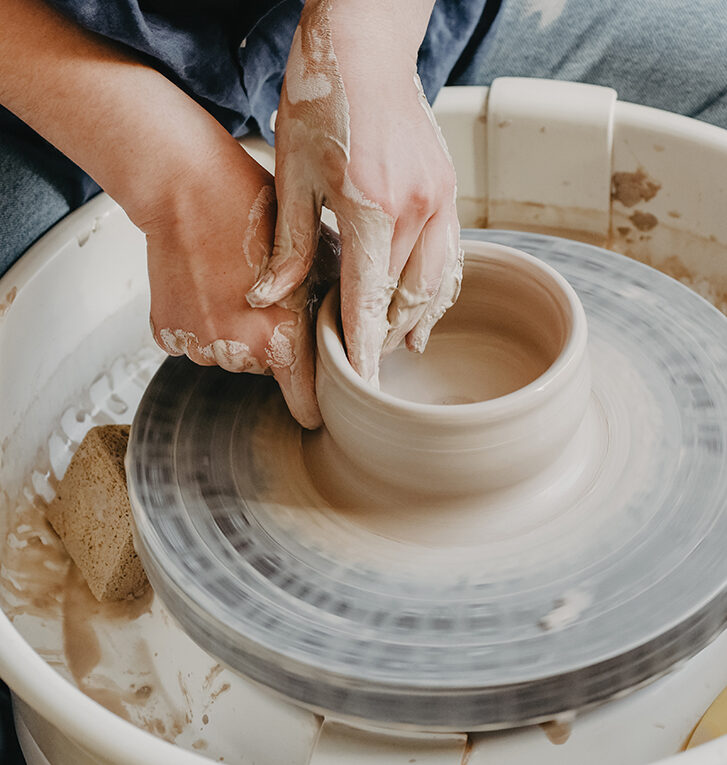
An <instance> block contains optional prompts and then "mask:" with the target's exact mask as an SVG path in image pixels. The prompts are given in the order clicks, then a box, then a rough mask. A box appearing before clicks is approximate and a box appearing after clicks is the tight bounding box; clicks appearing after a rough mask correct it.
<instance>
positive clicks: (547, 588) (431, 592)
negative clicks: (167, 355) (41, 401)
mask: <svg viewBox="0 0 727 765" xmlns="http://www.w3.org/2000/svg"><path fill="white" fill-rule="evenodd" d="M468 238H471V239H481V240H483V241H488V242H496V243H499V244H504V245H510V246H513V247H518V248H520V249H521V250H524V251H526V252H528V253H531V254H532V255H534V256H536V257H537V258H539V259H541V260H542V261H544V262H546V263H547V264H549V265H550V266H552V267H553V268H555V269H556V270H557V271H558V272H559V273H560V274H561V275H562V276H563V277H565V278H566V279H567V280H568V282H569V283H570V284H571V285H572V287H573V288H574V289H575V291H576V293H577V294H578V296H579V297H580V300H581V301H582V304H583V307H584V309H585V313H586V316H587V320H588V332H589V339H588V356H589V357H590V366H591V377H592V383H591V395H590V399H589V400H588V402H587V406H586V408H585V412H584V414H583V420H582V422H581V425H580V426H579V427H578V429H577V432H575V434H574V435H573V437H572V439H570V441H569V443H568V444H567V445H566V444H564V445H563V446H562V449H561V450H560V452H559V454H558V455H557V458H556V459H554V460H553V461H552V464H549V465H547V466H545V467H544V468H543V469H542V470H538V471H536V473H535V474H533V475H532V476H527V477H525V478H524V479H523V480H521V481H520V482H519V483H518V484H517V486H516V487H515V488H513V487H512V486H509V485H504V486H498V487H495V488H493V489H491V490H489V491H475V490H473V489H471V488H470V489H469V490H468V491H467V492H464V493H461V494H459V493H457V492H442V493H440V494H436V496H435V493H431V492H428V491H422V492H421V493H420V495H419V496H415V498H414V499H412V494H411V492H409V493H408V494H402V493H401V492H399V491H398V490H397V488H396V487H393V488H392V490H391V492H390V493H387V489H386V486H384V485H383V484H381V485H379V484H377V482H376V481H375V480H369V478H368V477H367V476H357V475H356V474H355V472H356V468H355V465H353V463H350V462H348V461H347V459H346V458H344V457H343V456H342V455H339V454H338V453H337V451H336V446H335V444H333V442H332V441H331V440H330V439H329V438H328V436H327V434H326V433H325V432H321V433H317V434H307V433H306V434H303V433H302V432H301V430H300V428H299V427H298V426H297V425H296V424H295V423H294V422H293V421H292V419H291V418H290V416H289V415H288V413H287V410H286V409H285V406H284V403H283V402H282V398H281V397H280V395H279V393H278V392H277V389H276V386H275V385H274V383H273V382H272V381H271V380H269V379H266V378H260V377H253V376H246V375H238V376H235V375H229V374H226V373H224V372H222V371H220V370H217V369H211V368H200V367H195V366H194V365H192V364H191V363H188V362H187V361H186V360H182V359H170V360H168V361H167V362H165V364H164V365H163V366H162V368H161V369H160V371H159V372H158V373H157V375H156V377H155V378H154V380H153V381H152V383H151V384H150V386H149V388H148V390H147V392H146V394H145V396H144V398H143V400H142V403H141V405H140V407H139V409H138V411H137V414H136V418H135V420H134V426H133V429H132V438H131V441H130V445H129V453H128V457H127V467H128V480H129V486H130V495H131V498H132V506H133V509H134V514H135V521H136V526H137V547H138V551H139V553H140V555H141V557H142V559H143V562H144V564H145V567H146V569H147V572H148V575H149V578H150V580H151V581H152V583H153V585H154V587H155V590H156V592H157V593H158V594H159V595H160V597H162V599H163V600H164V602H165V604H166V605H167V607H168V608H169V610H170V611H171V613H172V614H173V615H174V616H175V618H176V619H177V620H178V621H179V623H180V624H181V625H182V627H183V628H184V630H185V631H186V632H187V633H188V634H189V635H190V636H191V637H193V638H194V640H195V641H197V642H198V643H199V644H200V645H201V646H203V647H204V648H205V649H206V650H207V651H209V652H210V653H211V654H213V655H214V656H216V657H218V658H219V659H220V660H222V661H223V662H224V663H225V664H227V665H228V666H230V667H232V668H233V669H235V670H237V671H239V672H240V673H242V674H244V675H246V676H248V677H250V678H252V679H254V680H256V681H259V682H261V683H263V684H265V685H267V686H269V687H271V688H273V689H275V690H276V691H278V692H280V693H282V694H284V695H285V696H287V697H289V698H291V699H293V700H295V701H297V702H300V703H302V704H304V705H306V706H309V707H311V708H313V709H315V710H322V711H326V712H328V711H330V712H333V713H335V714H336V715H338V716H344V717H350V718H356V719H363V720H367V721H372V722H374V723H377V724H385V725H392V726H409V727H418V728H424V729H439V730H453V731H456V730H477V729H490V728H499V727H507V726H512V725H518V724H523V723H526V722H532V721H539V720H544V719H548V718H552V717H553V716H554V715H557V714H559V713H563V712H568V711H572V710H581V709H583V708H586V707H589V706H591V705H594V704H597V703H599V702H602V701H605V700H607V699H610V698H613V697H614V696H616V695H618V694H621V693H622V692H624V691H627V690H629V689H632V688H635V687H637V686H639V685H641V684H643V683H645V682H648V681H650V680H653V679H655V678H656V677H658V676H660V675H661V674H663V673H665V672H666V671H667V670H669V669H670V668H671V667H672V666H674V665H675V664H676V663H678V662H680V661H682V660H685V659H687V658H689V657H691V656H692V655H694V654H695V653H696V652H698V651H699V650H700V649H701V648H702V647H703V646H704V645H705V644H706V643H707V642H709V641H710V640H711V639H712V638H713V637H715V636H716V635H717V634H718V633H719V632H720V631H721V629H722V628H723V626H724V623H725V614H727V557H726V556H725V555H724V542H723V540H724V539H725V538H726V536H727V513H726V512H725V506H726V504H727V468H726V467H725V453H727V318H725V317H724V316H723V315H722V314H720V313H719V312H718V311H717V310H716V309H714V308H713V307H712V306H710V305H709V304H707V303H706V302H705V301H703V300H702V299H701V298H699V297H698V296H697V295H695V294H694V293H692V292H691V291H689V290H688V289H687V288H685V287H683V286H681V285H680V284H678V283H676V282H674V281H672V280H671V279H669V278H667V277H665V276H663V275H662V274H660V273H658V272H656V271H654V270H652V269H649V268H647V267H645V266H643V265H641V264H639V263H637V262H634V261H630V260H628V259H626V258H624V257H622V256H619V255H616V254H614V253H612V252H609V251H607V250H603V249H600V248H596V247H593V246H589V245H586V244H582V243H579V242H574V241H566V240H563V239H557V238H553V237H548V236H544V235H538V234H523V233H515V232H496V231H494V232H493V231H487V232H482V231H480V232H470V234H469V237H468ZM482 247H483V245H478V244H473V245H470V246H469V249H471V250H472V252H473V255H472V257H475V256H476V255H477V252H479V250H478V248H480V249H481V248H482ZM465 249H466V250H467V249H468V247H466V248H465ZM468 283H470V280H469V278H468V276H467V272H466V276H465V284H464V288H463V297H464V295H465V292H466V291H467V289H468V286H467V285H468ZM475 297H476V296H475ZM469 299H470V300H472V296H470V298H469ZM319 337H320V335H319ZM432 342H433V343H435V344H436V336H434V337H433V341H432ZM424 358H426V354H425V357H424ZM319 369H320V367H319ZM545 374H546V375H547V372H546V373H545ZM319 375H320V372H319ZM389 376H390V377H392V375H391V374H390V375H389ZM395 376H396V375H393V377H395ZM386 377H387V371H386V366H385V367H384V370H383V372H382V380H384V379H386ZM451 377H452V378H453V379H451V380H450V382H449V383H448V384H450V385H451V386H452V387H451V390H450V391H449V392H450V393H451V394H452V397H453V400H454V399H456V398H457V394H458V387H457V386H458V385H461V384H464V383H465V382H467V381H466V380H465V379H463V378H464V376H458V375H452V376H451ZM539 379H542V378H539ZM533 385H534V386H535V388H537V386H538V381H537V380H536V381H535V382H534V383H533ZM502 400H505V399H502ZM576 405H577V404H576V402H575V400H574V403H573V406H576ZM476 406H477V405H476ZM451 409H452V410H453V411H454V410H461V411H465V412H466V411H469V410H468V405H466V404H465V405H460V406H454V407H451ZM472 411H475V410H474V409H473V410H472ZM324 415H325V410H324ZM563 416H565V414H564V415H563ZM541 437H542V433H540V432H538V431H537V430H536V431H534V432H532V435H531V438H532V440H533V441H537V440H538V439H539V438H541ZM402 443H404V444H405V445H404V446H403V447H401V448H403V449H407V448H411V449H416V448H417V440H416V435H415V434H414V435H412V437H411V438H410V439H408V441H407V439H404V440H403V441H402ZM407 443H408V444H409V446H406V444H407ZM337 470H338V471H341V474H340V475H339V476H338V478H336V477H335V476H334V477H333V480H332V479H331V473H335V472H336V471H337ZM348 484H350V485H348ZM344 485H345V486H344ZM341 486H344V488H343V489H342V488H341ZM361 486H367V487H368V489H367V490H368V495H366V493H365V492H364V491H363V490H361ZM407 497H408V498H409V499H407ZM392 519H393V521H392ZM423 529H424V530H425V531H426V529H428V531H427V532H426V533H425V531H423Z"/></svg>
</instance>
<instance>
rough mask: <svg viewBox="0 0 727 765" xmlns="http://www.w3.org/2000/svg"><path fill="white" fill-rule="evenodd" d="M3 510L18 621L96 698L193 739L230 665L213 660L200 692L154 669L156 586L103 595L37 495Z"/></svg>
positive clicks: (9, 611) (149, 725) (6, 580)
mask: <svg viewBox="0 0 727 765" xmlns="http://www.w3.org/2000/svg"><path fill="white" fill-rule="evenodd" d="M4 510H6V514H7V515H9V518H8V519H7V520H8V532H7V535H6V537H5V539H4V540H0V562H1V565H0V607H2V609H3V611H4V612H5V614H6V615H7V616H8V618H9V619H10V620H11V621H12V622H13V624H14V626H15V627H16V628H17V629H18V631H19V632H20V633H21V634H22V635H23V636H24V637H25V638H26V639H27V640H28V641H29V642H30V643H31V645H32V647H33V648H34V649H35V650H36V652H37V653H38V654H39V655H40V656H41V657H42V658H43V659H45V660H46V661H47V662H48V663H49V664H50V665H51V666H52V667H53V668H54V669H55V670H56V671H58V672H59V673H60V674H61V675H63V676H64V677H65V678H66V679H68V680H69V681H71V682H73V683H74V684H75V685H76V686H77V687H78V688H79V689H80V690H81V691H83V692H84V693H85V694H86V695H87V696H89V697H90V698H91V699H93V700H94V701H96V702H98V703H99V704H101V705H102V706H104V707H105V708H106V709H108V710H109V711H111V712H113V713H114V714H116V715H118V716H119V717H121V718H123V719H125V720H127V721H129V722H131V723H133V724H134V725H136V726H138V727H140V728H143V729H145V730H147V731H149V732H150V733H153V734H154V735H156V736H159V737H160V738H163V739H165V740H167V741H170V742H174V743H178V744H181V745H183V746H186V747H193V741H195V740H198V738H199V731H200V730H201V729H202V727H203V726H204V725H207V724H209V723H210V721H211V714H212V710H211V706H212V705H214V702H215V699H216V698H217V697H218V696H219V695H220V694H222V693H225V692H226V691H227V690H228V689H229V688H230V683H229V682H226V681H225V675H226V674H227V673H225V674H222V668H221V667H220V666H219V665H214V663H213V662H212V661H210V666H212V669H211V670H210V671H209V674H208V675H207V679H206V681H205V682H204V683H203V684H202V687H200V688H199V689H196V690H197V691H198V693H197V696H196V697H195V698H191V694H190V686H189V683H188V681H187V680H186V679H185V678H181V676H180V679H179V684H178V685H177V686H176V687H175V685H176V684H175V683H171V682H168V680H167V679H165V678H164V677H162V676H160V674H159V671H158V669H157V663H158V661H159V658H158V656H159V652H158V651H157V652H154V651H153V650H152V646H151V645H149V643H148V641H147V639H146V637H145V636H146V635H147V634H153V632H154V630H153V629H152V630H150V625H151V623H152V622H153V621H154V622H157V623H159V622H160V621H161V622H162V623H164V622H165V619H168V617H166V616H165V614H163V613H161V612H160V608H161V604H159V603H158V602H157V601H156V600H155V597H154V594H153V591H152V590H151V588H149V589H148V590H147V591H146V593H145V594H144V595H143V596H142V597H140V598H137V599H130V600H122V601H105V602H99V601H97V600H96V599H95V598H94V597H93V595H92V594H91V591H90V590H89V588H88V585H87V584H86V582H85V581H84V579H83V577H82V576H81V573H80V571H79V570H78V568H77V567H76V566H75V565H74V564H73V562H72V561H71V559H70V557H69V556H68V554H67V553H66V551H65V549H64V547H63V544H62V542H61V541H60V539H59V538H58V537H57V535H56V534H55V532H54V531H53V530H52V528H51V527H50V524H49V523H48V522H47V520H46V518H45V504H44V503H43V502H42V501H41V500H39V499H36V500H35V502H33V503H31V502H29V501H27V500H22V501H21V502H20V503H19V504H18V505H17V506H16V508H15V509H14V510H12V509H11V508H10V507H9V506H6V507H5V508H4ZM162 637H163V635H162ZM154 654H156V655H154ZM213 665H214V666H213ZM175 679H176V677H175ZM200 699H202V704H201V707H202V708H200ZM198 712H199V714H197V713H198ZM202 713H204V717H205V718H206V723H203V722H202V718H201V715H202ZM198 717H199V720H198V719H197V718H198ZM197 723H199V725H198V726H197ZM220 752H224V749H221V750H220ZM228 754H229V752H228Z"/></svg>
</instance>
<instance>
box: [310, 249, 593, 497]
mask: <svg viewBox="0 0 727 765" xmlns="http://www.w3.org/2000/svg"><path fill="white" fill-rule="evenodd" d="M464 246H465V265H464V278H463V284H462V292H461V294H460V297H459V300H458V301H457V303H456V305H455V306H454V307H453V308H452V309H450V311H449V312H448V313H447V314H446V315H445V317H444V318H443V319H442V320H441V321H440V322H439V324H438V325H437V326H436V328H435V330H434V331H433V333H432V336H431V338H430V341H429V345H428V346H427V349H426V350H425V352H424V353H423V354H421V355H419V354H413V353H410V352H409V351H407V350H406V349H405V348H403V347H401V348H398V349H396V350H395V351H393V352H392V353H391V354H390V355H389V356H387V357H386V358H385V359H384V360H383V361H382V367H381V378H380V381H381V386H380V389H378V390H377V389H376V388H375V387H373V386H372V385H369V384H367V383H365V382H364V381H363V380H362V379H361V378H360V377H359V376H358V374H356V372H355V371H354V370H353V368H352V367H351V365H350V364H349V362H348V359H347V358H346V352H345V348H344V344H343V340H342V332H341V326H340V319H339V294H338V291H337V290H334V291H332V292H331V293H329V295H328V296H327V297H326V299H325V301H324V303H323V305H322V306H321V310H320V313H319V317H318V326H317V344H318V359H317V381H316V390H317V394H318V400H319V403H320V407H321V413H322V415H323V420H324V422H325V425H326V428H327V429H328V431H329V433H330V436H331V438H332V439H333V441H334V443H335V445H336V446H337V448H338V449H340V451H341V452H343V453H344V454H345V455H346V456H347V457H348V459H349V460H350V462H351V463H353V468H354V469H355V470H357V471H360V473H361V474H362V475H365V476H368V477H369V478H370V479H371V480H374V481H378V482H383V483H385V484H388V485H390V486H392V487H396V488H397V489H400V490H405V491H411V492H416V493H420V494H452V493H463V494H464V493H472V492H483V491H490V490H495V489H500V488H503V487H507V486H512V485H514V484H516V483H518V482H520V481H523V480H525V479H528V478H530V477H532V476H535V475H536V474H537V473H539V472H540V471H542V470H543V469H545V468H546V467H547V466H548V465H550V464H551V463H552V462H553V461H554V460H555V459H557V457H558V456H559V455H560V454H561V453H562V452H563V449H564V447H565V446H566V444H567V443H568V442H569V441H570V440H571V439H572V437H573V435H574V434H575V432H576V430H577V429H578V426H579V424H580V423H581V420H582V419H583V416H584V414H585V410H586V407H587V405H588V400H589V396H590V385H591V379H590V367H589V361H588V355H587V350H586V342H587V326H586V317H585V313H584V311H583V307H582V305H581V303H580V301H579V299H578V297H577V296H576V294H575V292H574V291H573V289H572V287H571V286H570V285H569V284H568V283H567V282H566V281H565V279H563V277H561V276H560V275H559V274H558V273H557V272H556V271H555V270H553V269H552V268H551V267H550V266H547V265H546V264H545V263H543V262H541V261H539V260H538V259H536V258H534V257H532V256H531V255H528V254H527V253H525V252H521V251H520V250H516V249H513V248H510V247H503V246H501V245H496V244H489V243H484V242H465V243H464Z"/></svg>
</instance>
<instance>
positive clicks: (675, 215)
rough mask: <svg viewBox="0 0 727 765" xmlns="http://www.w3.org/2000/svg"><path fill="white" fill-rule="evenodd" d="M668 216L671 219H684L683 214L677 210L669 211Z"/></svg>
mask: <svg viewBox="0 0 727 765" xmlns="http://www.w3.org/2000/svg"><path fill="white" fill-rule="evenodd" d="M667 215H668V216H669V217H670V218H681V217H682V214H681V213H680V212H678V211H677V210H669V211H668V212H667Z"/></svg>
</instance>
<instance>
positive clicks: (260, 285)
mask: <svg viewBox="0 0 727 765" xmlns="http://www.w3.org/2000/svg"><path fill="white" fill-rule="evenodd" d="M274 281H275V274H274V273H273V272H272V271H266V272H265V273H264V274H263V275H262V276H261V277H260V278H259V279H258V280H257V281H256V282H255V284H253V285H252V287H250V289H249V290H248V292H247V296H246V297H247V302H248V303H249V304H250V306H251V307H252V308H260V307H265V306H266V305H267V303H268V301H267V298H268V295H269V293H270V289H271V287H272V286H273V282H274Z"/></svg>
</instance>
